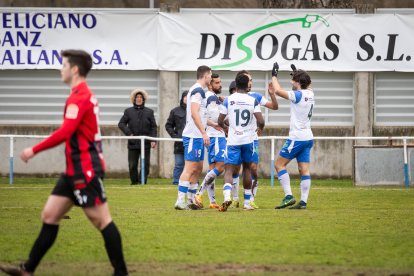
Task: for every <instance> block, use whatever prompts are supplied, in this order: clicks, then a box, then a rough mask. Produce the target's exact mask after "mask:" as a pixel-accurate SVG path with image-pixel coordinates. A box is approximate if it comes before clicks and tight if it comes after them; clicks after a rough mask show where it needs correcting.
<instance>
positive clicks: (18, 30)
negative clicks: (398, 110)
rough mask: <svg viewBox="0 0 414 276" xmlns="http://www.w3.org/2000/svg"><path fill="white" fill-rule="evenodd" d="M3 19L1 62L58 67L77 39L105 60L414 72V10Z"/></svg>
mask: <svg viewBox="0 0 414 276" xmlns="http://www.w3.org/2000/svg"><path fill="white" fill-rule="evenodd" d="M319 11H320V10H319ZM319 11H318V12H319ZM0 24H1V33H0V69H57V68H60V64H61V57H60V51H61V50H62V49H69V48H74V49H84V50H86V51H88V52H90V53H91V54H92V57H93V61H94V68H95V69H121V70H167V71H193V70H195V69H196V68H197V67H198V66H199V65H203V64H205V65H209V66H211V67H212V68H213V69H216V70H232V71H235V70H240V69H247V70H259V71H269V70H270V69H271V68H272V64H273V63H274V62H275V61H278V62H279V64H280V65H281V69H282V70H290V64H292V63H294V64H295V65H296V66H297V67H298V68H303V69H306V70H312V71H401V72H414V61H413V60H412V57H413V56H414V47H413V45H414V35H413V33H414V15H394V14H371V15H369V14H332V13H329V14H318V13H314V14H310V13H303V14H301V13H297V14H294V13H283V14H277V13H272V12H269V13H255V12H253V11H252V12H243V13H235V12H229V13H225V12H220V13H209V12H208V11H206V13H200V12H193V13H191V12H185V13H156V12H152V13H151V12H149V13H143V12H136V13H134V11H131V12H118V11H117V10H116V9H114V10H99V9H98V10H93V11H91V10H79V11H76V10H69V9H67V10H62V9H59V10H53V9H52V10H48V11H41V10H28V9H13V10H12V9H9V10H8V9H3V10H2V11H1V12H0Z"/></svg>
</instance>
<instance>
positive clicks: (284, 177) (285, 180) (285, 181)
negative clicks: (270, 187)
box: [277, 170, 292, 196]
mask: <svg viewBox="0 0 414 276" xmlns="http://www.w3.org/2000/svg"><path fill="white" fill-rule="evenodd" d="M277 175H278V176H279V181H280V184H281V185H282V188H283V191H284V192H285V196H287V195H292V189H291V188H290V177H289V174H288V172H287V170H281V171H280V172H278V173H277Z"/></svg>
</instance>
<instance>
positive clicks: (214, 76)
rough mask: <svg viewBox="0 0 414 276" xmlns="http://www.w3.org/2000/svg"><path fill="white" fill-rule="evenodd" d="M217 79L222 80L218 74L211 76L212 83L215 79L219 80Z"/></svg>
mask: <svg viewBox="0 0 414 276" xmlns="http://www.w3.org/2000/svg"><path fill="white" fill-rule="evenodd" d="M217 78H220V76H219V74H217V73H213V74H211V80H212V81H213V79H217Z"/></svg>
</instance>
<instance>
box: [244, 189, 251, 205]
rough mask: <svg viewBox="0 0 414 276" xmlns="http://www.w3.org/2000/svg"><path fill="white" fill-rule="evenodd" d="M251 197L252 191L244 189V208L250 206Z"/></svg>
mask: <svg viewBox="0 0 414 276" xmlns="http://www.w3.org/2000/svg"><path fill="white" fill-rule="evenodd" d="M251 196H252V189H244V206H248V205H249V204H250V199H251Z"/></svg>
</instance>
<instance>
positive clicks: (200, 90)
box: [175, 62, 315, 212]
mask: <svg viewBox="0 0 414 276" xmlns="http://www.w3.org/2000/svg"><path fill="white" fill-rule="evenodd" d="M291 67H292V70H293V72H292V73H291V76H292V80H291V84H292V90H289V91H286V90H284V89H283V88H282V87H281V86H280V84H279V81H278V78H277V75H278V71H279V65H278V63H277V62H276V63H275V64H274V65H273V68H272V82H271V83H269V86H268V94H269V96H270V101H269V100H268V99H266V98H265V97H264V96H263V95H261V94H260V93H258V92H253V91H251V86H252V77H251V75H250V73H249V72H248V71H246V70H242V71H240V72H238V73H237V75H236V78H235V81H234V82H232V84H231V85H230V96H229V97H227V98H224V97H222V96H219V94H220V93H221V89H222V86H221V80H220V76H219V75H218V74H212V72H211V69H210V68H209V67H208V66H204V65H203V66H200V67H198V69H197V81H196V83H195V84H194V85H193V86H192V87H191V88H190V90H189V93H188V96H187V121H186V126H185V128H184V131H183V144H184V151H185V152H184V159H185V166H184V170H183V173H182V174H181V177H180V180H179V184H178V197H177V201H176V203H175V209H177V210H199V209H202V208H203V207H204V205H203V194H204V192H205V190H207V192H208V197H209V201H210V204H209V206H208V208H215V209H218V210H219V211H221V212H225V211H227V209H228V208H229V207H230V206H232V207H235V208H238V207H239V204H240V203H239V198H238V195H239V172H240V168H241V166H243V173H242V177H243V188H244V193H243V194H244V202H243V209H244V210H254V209H257V208H258V206H257V204H256V203H255V200H254V199H255V197H256V194H257V189H258V182H257V179H258V176H257V164H258V162H259V150H258V149H259V140H258V136H259V135H261V133H262V131H263V128H264V125H265V122H264V119H263V116H262V113H261V109H260V107H261V106H264V107H266V108H270V109H273V110H277V109H278V102H277V99H276V96H279V97H281V98H284V99H287V100H290V102H291V107H290V130H289V138H288V139H287V140H286V142H285V144H284V145H283V147H282V149H281V150H280V152H279V156H278V158H277V160H276V163H275V168H276V170H277V172H278V177H279V181H280V183H281V186H282V187H283V190H284V193H285V197H284V198H283V200H282V202H281V203H280V204H279V205H278V206H276V207H275V208H276V209H283V208H286V207H289V206H291V207H290V209H306V207H307V201H308V195H309V190H310V185H311V178H310V172H309V162H310V152H311V149H312V147H313V134H312V130H311V125H310V121H311V118H312V113H313V108H314V105H315V100H314V94H313V90H312V89H311V88H310V85H311V79H310V76H309V75H308V73H307V72H305V71H304V70H297V69H296V67H295V66H294V65H293V64H292V66H291ZM207 89H208V91H206V90H207ZM204 147H207V152H208V163H209V171H208V173H207V174H206V176H205V177H204V180H203V181H202V184H201V186H200V188H199V189H198V181H199V177H200V174H201V172H202V169H203V160H204ZM294 158H296V160H297V162H298V169H299V173H300V175H301V183H300V187H301V199H300V201H299V202H298V203H296V200H295V198H294V197H293V194H292V190H291V186H290V177H289V174H288V173H287V170H286V166H287V164H288V163H289V162H290V161H291V160H292V159H294ZM223 172H224V185H223V195H224V201H223V203H222V204H221V205H219V204H217V202H216V198H215V179H216V178H217V176H219V175H220V174H221V173H223ZM197 190H198V191H197ZM186 196H187V200H186ZM295 203H296V204H295Z"/></svg>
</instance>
